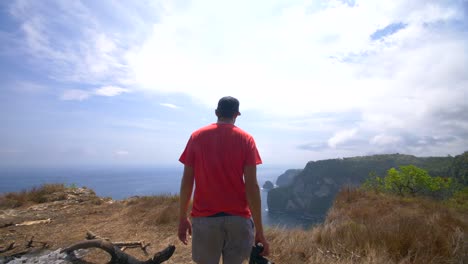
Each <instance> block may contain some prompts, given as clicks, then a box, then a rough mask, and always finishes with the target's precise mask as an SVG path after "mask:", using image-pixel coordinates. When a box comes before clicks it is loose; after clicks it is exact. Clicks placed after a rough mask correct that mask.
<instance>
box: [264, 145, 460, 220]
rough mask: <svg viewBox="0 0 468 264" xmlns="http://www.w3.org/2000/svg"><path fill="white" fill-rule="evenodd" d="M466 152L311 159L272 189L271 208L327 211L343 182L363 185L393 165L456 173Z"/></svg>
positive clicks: (343, 184)
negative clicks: (284, 183) (281, 183)
mask: <svg viewBox="0 0 468 264" xmlns="http://www.w3.org/2000/svg"><path fill="white" fill-rule="evenodd" d="M466 156H468V152H465V153H464V154H462V155H459V156H456V157H451V156H447V157H415V156H412V155H403V154H388V155H373V156H361V157H350V158H342V159H329V160H319V161H310V162H308V163H307V165H306V166H305V168H304V169H303V170H301V171H299V172H298V174H297V175H296V176H295V177H294V178H293V180H292V183H291V184H290V185H286V186H280V187H278V188H275V189H272V190H270V191H269V193H268V199H267V200H268V201H267V202H268V209H269V211H270V212H273V213H275V212H290V213H300V214H314V215H316V214H325V212H326V211H327V210H328V209H329V208H330V206H331V205H332V202H333V200H334V198H335V196H336V194H337V193H338V191H339V190H340V189H341V188H342V187H343V186H359V185H361V184H362V183H363V182H364V181H365V179H367V177H368V176H369V174H370V173H374V174H377V175H384V174H385V173H386V171H387V170H389V169H390V168H393V167H398V166H403V165H410V164H412V165H415V166H418V167H420V168H422V169H425V170H427V171H428V172H429V174H430V175H433V176H453V175H452V174H453V173H454V171H456V170H454V168H453V164H455V161H460V160H464V159H462V158H463V157H464V158H466ZM462 163H463V162H462ZM463 164H464V163H463ZM465 165H466V164H465ZM459 174H460V173H459ZM455 176H456V175H455ZM460 180H461V181H462V180H463V179H461V178H460Z"/></svg>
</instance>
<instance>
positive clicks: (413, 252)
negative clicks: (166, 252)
mask: <svg viewBox="0 0 468 264" xmlns="http://www.w3.org/2000/svg"><path fill="white" fill-rule="evenodd" d="M400 172H401V171H400ZM62 187H63V186H62ZM39 190H41V191H39ZM56 191H58V193H63V190H61V185H51V186H41V187H40V188H34V189H33V190H31V191H28V192H21V193H20V194H17V195H18V197H20V196H21V197H23V196H24V197H26V196H29V195H32V193H35V194H36V193H42V194H44V192H45V193H46V195H45V196H51V195H53V194H54V193H57V192H56ZM7 195H10V196H9V197H11V196H12V195H13V194H7ZM5 196H6V195H4V196H2V198H4V197H5ZM33 196H34V195H33ZM78 198H81V197H78ZM178 200H179V197H178V196H173V195H160V196H143V197H132V198H129V199H127V200H124V201H121V202H115V203H114V202H112V203H102V204H99V205H98V204H94V203H87V204H86V203H85V204H83V203H80V206H76V207H74V206H73V203H70V204H67V206H66V207H63V208H62V207H61V206H63V205H58V204H56V203H51V204H49V206H50V210H52V211H51V212H54V213H53V215H54V219H53V221H52V222H51V223H50V224H48V225H45V226H39V225H37V226H29V227H27V228H23V229H21V228H19V227H16V232H14V233H9V232H8V230H7V228H4V229H0V237H5V239H6V240H4V243H6V242H5V241H10V240H17V239H18V237H15V236H16V235H19V234H20V233H21V237H28V236H29V237H30V236H31V235H35V236H37V237H38V238H41V239H43V240H47V241H53V245H54V246H53V247H63V246H66V245H68V244H70V242H72V241H76V240H79V239H82V236H83V234H84V233H85V232H86V230H89V229H91V230H95V231H98V232H99V233H100V234H101V235H102V236H106V237H110V238H112V239H116V240H144V241H146V242H150V243H152V247H154V248H161V247H164V246H167V244H169V243H175V244H176V245H177V250H176V253H175V254H174V256H173V261H174V263H191V261H190V259H191V251H190V248H191V247H190V246H188V247H187V246H182V245H181V244H177V243H178V242H177V241H178V240H177V220H178ZM77 205H78V204H77ZM57 206H58V207H57ZM45 208H48V207H45ZM57 208H61V209H60V210H57ZM467 208H468V189H466V188H465V189H463V190H461V191H459V192H457V193H455V195H454V196H453V197H452V198H450V199H447V200H444V201H438V200H434V199H428V198H425V197H422V196H414V197H413V196H411V195H405V196H399V195H395V194H392V193H388V192H380V191H370V190H367V191H366V190H364V189H352V188H345V189H342V190H341V191H340V192H339V193H338V195H337V196H336V199H335V200H334V202H333V206H332V207H331V208H330V210H329V211H328V213H327V216H326V219H325V221H324V222H323V223H321V224H318V225H316V226H315V227H313V228H311V229H308V230H303V229H283V228H275V227H272V228H267V230H266V235H267V238H268V240H269V241H270V247H271V254H270V256H269V257H268V258H269V259H270V260H272V261H274V262H276V263H315V264H325V263H327V264H329V263H330V264H333V263H335V264H351V263H363V264H370V263H383V264H387V263H388V264H394V263H395V264H397V263H398V264H403V263H447V264H448V263H468V256H467V254H466V252H467V248H468V243H467V241H466V238H467V237H468V234H467V230H468V210H467ZM19 210H20V211H22V212H24V213H25V214H29V215H30V216H34V217H39V219H42V218H44V217H45V216H48V215H50V212H48V211H47V210H48V209H43V210H41V211H40V212H30V211H29V209H27V208H19ZM38 213H39V214H42V215H43V216H36V214H38ZM85 216H86V217H85ZM11 221H12V222H15V220H14V219H11ZM64 226H73V228H71V229H64ZM64 230H66V231H65V232H64ZM2 232H3V233H2ZM27 232H30V233H27ZM7 238H8V239H7ZM135 253H137V254H138V253H139V251H135ZM93 254H94V253H92V254H91V255H89V258H88V259H87V260H91V261H92V262H87V263H95V262H96V261H97V260H99V261H101V262H102V259H103V256H102V255H93ZM140 257H142V258H143V257H144V256H140ZM101 262H99V263H101Z"/></svg>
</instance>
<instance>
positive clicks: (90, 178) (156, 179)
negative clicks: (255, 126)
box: [0, 166, 322, 228]
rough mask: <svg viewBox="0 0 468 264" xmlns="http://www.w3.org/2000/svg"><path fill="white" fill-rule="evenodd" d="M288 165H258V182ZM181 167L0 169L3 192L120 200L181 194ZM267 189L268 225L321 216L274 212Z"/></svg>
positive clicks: (304, 224)
mask: <svg viewBox="0 0 468 264" xmlns="http://www.w3.org/2000/svg"><path fill="white" fill-rule="evenodd" d="M286 169H287V168H285V169H279V168H264V167H259V168H258V170H257V178H258V183H259V185H260V187H261V186H263V184H264V183H265V182H266V181H268V180H269V181H271V182H273V183H275V182H276V178H277V177H278V176H279V175H281V174H282V173H283V172H284V171H285V170H286ZM182 171H183V168H182V166H181V167H180V168H149V167H146V168H143V167H137V168H60V169H59V168H48V169H45V168H40V169H26V168H16V169H0V193H6V192H17V191H22V190H27V189H30V188H32V187H35V186H40V185H42V184H46V183H63V184H65V185H68V186H76V187H83V186H86V187H88V188H91V189H93V190H94V191H95V192H96V194H97V195H99V196H101V197H111V198H112V199H114V200H121V199H125V198H128V197H132V196H145V195H161V194H178V193H179V186H180V181H181V178H182ZM267 195H268V191H267V190H263V189H262V191H261V198H262V210H263V212H262V216H263V222H264V225H266V226H282V227H286V228H290V227H310V226H311V225H313V224H315V223H317V222H319V221H320V220H321V218H322V217H321V216H317V217H316V218H314V219H305V218H303V217H302V216H300V215H288V214H271V213H269V212H268V206H267Z"/></svg>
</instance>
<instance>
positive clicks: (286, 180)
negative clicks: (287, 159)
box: [276, 169, 302, 187]
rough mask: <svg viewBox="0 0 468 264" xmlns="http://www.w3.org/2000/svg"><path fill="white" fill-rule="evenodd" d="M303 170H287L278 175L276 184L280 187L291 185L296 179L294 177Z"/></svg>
mask: <svg viewBox="0 0 468 264" xmlns="http://www.w3.org/2000/svg"><path fill="white" fill-rule="evenodd" d="M301 172H302V169H289V170H287V171H285V172H284V173H283V174H281V175H280V176H278V179H276V185H277V186H279V187H286V186H288V185H290V184H291V183H292V182H293V181H294V178H295V177H296V176H297V175H299V173H301Z"/></svg>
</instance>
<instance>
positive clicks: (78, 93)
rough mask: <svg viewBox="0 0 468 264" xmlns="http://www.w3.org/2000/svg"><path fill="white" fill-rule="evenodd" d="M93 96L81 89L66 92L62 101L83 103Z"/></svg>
mask: <svg viewBox="0 0 468 264" xmlns="http://www.w3.org/2000/svg"><path fill="white" fill-rule="evenodd" d="M90 96H91V94H90V93H89V92H88V91H84V90H79V89H70V90H65V91H64V92H63V93H62V96H61V97H60V99H62V100H65V101H83V100H86V99H88V98H89V97H90Z"/></svg>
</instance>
